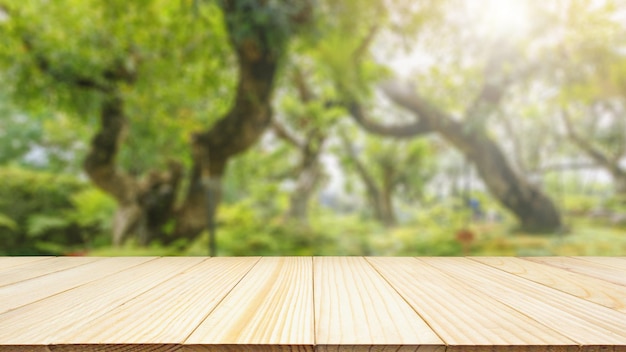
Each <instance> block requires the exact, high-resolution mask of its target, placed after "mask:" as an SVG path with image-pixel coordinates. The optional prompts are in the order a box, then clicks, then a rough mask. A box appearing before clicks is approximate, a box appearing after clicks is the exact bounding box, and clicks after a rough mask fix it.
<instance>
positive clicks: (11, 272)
mask: <svg viewBox="0 0 626 352" xmlns="http://www.w3.org/2000/svg"><path fill="white" fill-rule="evenodd" d="M100 259H101V258H96V257H71V258H67V257H64V258H61V257H52V258H49V259H45V260H37V261H32V262H28V263H25V264H22V265H18V266H13V267H11V268H8V269H6V270H2V271H0V286H5V285H10V284H12V283H16V282H20V281H25V280H29V279H32V278H36V277H39V276H43V275H46V274H50V273H53V272H56V271H61V270H65V269H69V268H73V267H76V266H79V265H84V264H87V263H91V262H95V261H97V260H100Z"/></svg>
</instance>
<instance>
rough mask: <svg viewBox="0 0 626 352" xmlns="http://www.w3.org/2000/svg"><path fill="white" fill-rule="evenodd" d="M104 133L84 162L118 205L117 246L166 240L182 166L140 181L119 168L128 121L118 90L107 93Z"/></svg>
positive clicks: (103, 110)
mask: <svg viewBox="0 0 626 352" xmlns="http://www.w3.org/2000/svg"><path fill="white" fill-rule="evenodd" d="M104 94H105V97H104V102H103V104H102V107H101V110H100V131H99V132H98V133H97V134H96V135H95V136H94V138H93V140H92V143H91V148H90V150H89V153H88V154H87V158H86V159H85V162H84V168H85V171H86V173H87V175H88V176H89V178H90V179H91V181H92V182H93V183H94V184H95V185H96V186H97V187H98V188H100V189H101V190H103V191H104V192H106V193H108V194H109V195H111V196H112V197H113V198H115V200H116V201H117V203H118V209H117V211H116V214H115V217H114V220H113V244H115V245H120V244H121V243H122V242H123V241H124V240H125V239H126V238H128V236H129V235H131V234H136V235H138V241H139V244H141V245H145V244H147V243H148V242H149V241H151V240H153V239H160V240H164V236H165V234H164V233H163V232H162V227H163V225H164V224H165V223H166V222H167V221H168V220H169V219H170V218H171V217H172V211H173V209H174V202H175V200H176V192H177V191H178V187H179V184H180V181H181V178H182V167H181V166H180V164H178V163H174V162H172V163H170V168H169V170H168V171H165V172H156V171H152V172H150V173H149V174H148V176H147V177H146V178H144V179H143V180H141V181H138V180H137V179H136V178H134V177H132V176H130V175H129V174H127V173H125V172H124V171H122V170H120V169H119V168H117V166H116V163H115V158H116V156H117V151H118V149H119V146H120V144H121V143H122V140H123V138H124V133H125V132H124V131H125V129H126V124H127V119H126V116H125V114H124V106H123V100H122V99H121V97H120V96H119V94H118V93H117V92H116V91H110V92H106V93H104Z"/></svg>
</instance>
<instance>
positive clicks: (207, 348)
mask: <svg viewBox="0 0 626 352" xmlns="http://www.w3.org/2000/svg"><path fill="white" fill-rule="evenodd" d="M180 347H181V348H180V351H181V352H312V351H313V346H309V345H303V346H298V345H181V346H180Z"/></svg>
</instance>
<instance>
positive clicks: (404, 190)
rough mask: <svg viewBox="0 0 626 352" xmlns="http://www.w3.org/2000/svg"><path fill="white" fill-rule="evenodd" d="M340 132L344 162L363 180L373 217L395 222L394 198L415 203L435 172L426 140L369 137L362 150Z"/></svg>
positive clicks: (388, 222)
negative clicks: (345, 155) (391, 139)
mask: <svg viewBox="0 0 626 352" xmlns="http://www.w3.org/2000/svg"><path fill="white" fill-rule="evenodd" d="M339 135H340V139H341V143H342V145H343V149H344V150H345V152H346V153H347V156H348V157H347V158H344V164H346V165H347V166H349V167H352V168H354V170H355V171H356V173H357V174H358V176H359V178H360V179H361V181H362V182H363V185H364V186H365V190H366V192H367V198H368V200H369V201H370V205H371V209H372V210H373V212H374V218H376V220H378V221H380V222H381V223H382V224H383V225H385V226H388V227H390V226H394V225H396V224H397V216H396V211H395V208H394V205H393V204H394V199H397V198H402V199H404V200H410V201H413V202H414V201H415V200H416V199H418V198H419V197H420V196H421V195H422V191H423V188H424V185H425V184H426V182H427V181H428V179H429V178H430V177H432V175H433V164H432V163H431V160H429V158H428V155H429V154H431V153H430V152H431V151H432V149H431V148H430V147H429V144H428V142H427V140H425V139H424V140H415V141H385V140H381V139H380V138H376V137H371V136H368V137H367V138H366V144H365V146H364V147H363V148H362V150H361V151H359V150H358V149H357V148H356V147H355V146H354V145H353V143H352V142H350V140H351V138H350V137H349V136H348V135H347V134H346V132H344V131H342V132H340V133H339Z"/></svg>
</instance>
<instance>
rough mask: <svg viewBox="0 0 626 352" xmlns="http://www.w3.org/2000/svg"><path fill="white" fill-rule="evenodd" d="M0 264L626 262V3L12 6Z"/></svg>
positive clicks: (2, 39)
mask: <svg viewBox="0 0 626 352" xmlns="http://www.w3.org/2000/svg"><path fill="white" fill-rule="evenodd" d="M0 82H1V84H0V255H105V256H109V255H208V254H212V255H237V256H239V255H390V256H396V255H398V256H399V255H401V256H408V255H451V256H455V255H612V256H616V255H626V159H625V156H626V2H625V1H618V0H615V1H610V0H544V1H531V0H471V1H466V0H430V1H429V0H420V1H417V0H410V1H409V0H340V1H331V0H286V1H273V0H220V1H211V0H180V1H167V0H137V1H126V0H110V1H96V0H54V1H49V0H22V1H13V0H0Z"/></svg>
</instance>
